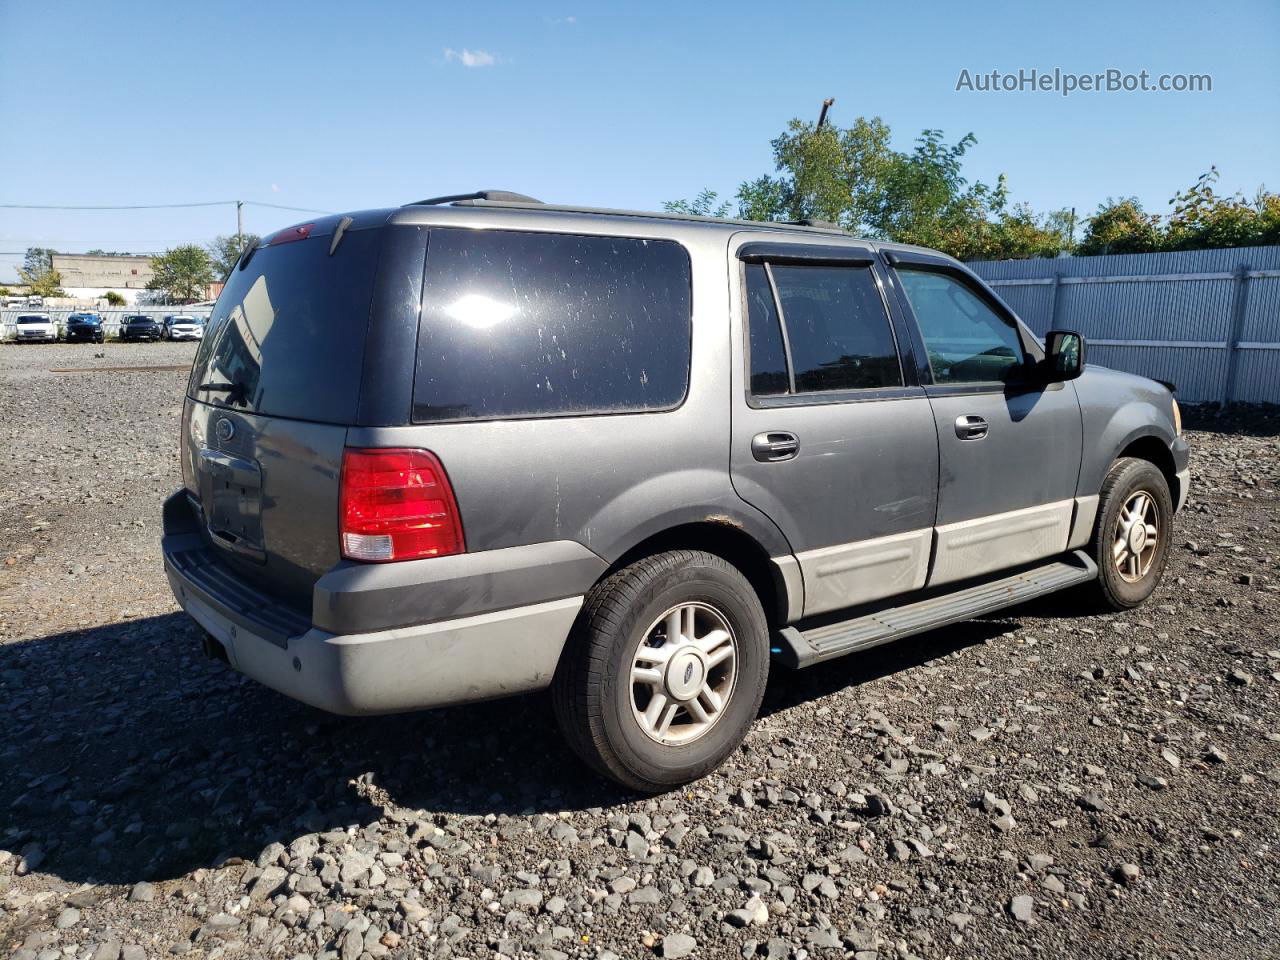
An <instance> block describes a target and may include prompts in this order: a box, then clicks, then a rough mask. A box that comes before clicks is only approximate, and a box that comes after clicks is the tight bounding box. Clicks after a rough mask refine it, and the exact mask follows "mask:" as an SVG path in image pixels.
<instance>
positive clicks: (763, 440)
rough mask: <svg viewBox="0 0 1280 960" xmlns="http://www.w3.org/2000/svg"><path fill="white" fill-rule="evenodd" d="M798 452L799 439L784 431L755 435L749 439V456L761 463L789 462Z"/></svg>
mask: <svg viewBox="0 0 1280 960" xmlns="http://www.w3.org/2000/svg"><path fill="white" fill-rule="evenodd" d="M799 451H800V438H799V437H797V436H796V435H795V434H794V433H788V432H787V431H785V430H781V431H774V432H772V433H757V434H756V435H755V436H754V437H752V438H751V455H752V456H753V457H755V458H756V459H757V460H759V461H760V462H761V463H777V462H778V461H779V460H790V459H791V458H792V457H794V456H795V455H796V454H797V453H798V452H799Z"/></svg>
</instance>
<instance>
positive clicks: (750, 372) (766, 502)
mask: <svg viewBox="0 0 1280 960" xmlns="http://www.w3.org/2000/svg"><path fill="white" fill-rule="evenodd" d="M1084 352H1085V344H1084V343H1083V341H1082V339H1081V338H1080V337H1079V336H1078V335H1077V334H1075V333H1071V332H1068V331H1054V332H1052V333H1050V334H1049V336H1048V338H1047V342H1046V344H1045V345H1044V346H1043V347H1042V345H1041V344H1040V343H1038V342H1037V341H1036V339H1035V338H1034V337H1033V336H1032V334H1031V333H1030V331H1029V330H1028V329H1027V328H1026V327H1025V326H1024V325H1023V324H1021V323H1020V322H1019V321H1018V319H1017V317H1016V316H1014V314H1013V313H1012V312H1011V311H1010V310H1009V308H1008V307H1007V306H1006V305H1005V304H1004V303H1003V302H1001V300H1000V298H999V297H998V296H996V295H995V294H994V293H993V292H992V291H991V290H990V288H988V287H987V286H986V285H985V284H984V283H983V282H982V281H981V280H980V279H978V278H977V277H976V276H974V274H973V273H971V272H970V271H969V270H967V269H966V268H965V267H964V266H963V265H962V264H960V263H958V262H957V261H955V260H953V259H951V258H950V257H946V256H943V255H942V254H939V253H937V252H934V251H931V250H925V249H919V248H914V247H905V246H900V245H896V244H889V243H877V242H870V241H866V240H859V239H856V238H855V237H852V236H850V235H848V234H846V233H844V232H842V231H840V230H838V229H836V228H834V227H830V226H824V225H822V224H812V223H802V224H783V223H750V222H741V221H733V220H718V219H707V218H697V217H682V216H671V215H658V214H652V213H631V212H625V211H606V210H590V209H580V208H568V207H554V206H549V205H544V204H540V203H538V202H537V201H534V200H532V199H530V198H527V197H522V196H520V195H518V194H506V193H499V192H483V193H478V194H471V195H465V196H461V197H444V198H437V199H436V200H430V201H423V202H421V203H416V204H410V205H407V206H404V207H400V208H398V209H391V210H376V211H367V212H362V213H353V214H351V215H349V216H341V217H338V216H335V217H328V218H325V219H319V220H315V221H314V222H311V223H306V224H302V225H300V226H297V227H292V228H289V229H287V230H284V231H282V232H280V233H278V234H276V235H275V236H273V237H271V238H270V240H268V241H265V242H263V243H261V244H260V245H258V246H256V247H255V248H251V249H249V250H247V251H246V252H245V254H244V256H243V257H242V258H241V260H240V262H239V264H238V265H237V266H236V268H235V269H234V270H233V271H232V274H231V276H230V277H229V278H228V281H227V284H226V288H225V289H224V290H223V292H222V295H221V296H220V297H219V298H218V302H217V305H216V307H215V308H214V310H213V313H212V316H211V318H210V319H209V322H208V325H207V327H206V331H205V337H204V340H203V342H202V343H201V345H200V348H199V350H198V352H197V355H196V359H195V362H194V365H193V369H192V372H191V379H190V383H189V385H188V390H187V396H186V402H185V405H184V409H183V416H182V438H181V452H182V457H181V459H182V475H183V488H182V489H181V490H180V491H178V492H177V493H175V494H174V495H173V496H172V497H170V498H169V499H168V501H167V502H166V503H165V507H164V540H163V551H164V562H165V569H166V571H167V573H168V577H169V580H170V583H171V584H172V587H173V591H174V594H175V596H176V597H177V599H178V602H179V603H180V604H181V605H182V606H183V608H184V609H185V610H186V611H187V612H188V613H189V614H190V615H191V616H192V617H193V618H195V620H196V621H198V622H199V624H200V625H201V626H202V627H203V628H204V630H205V631H206V632H207V636H206V640H205V644H206V651H207V652H209V653H210V654H211V655H213V656H217V657H220V658H223V659H225V660H226V661H227V662H229V663H230V665H231V666H233V667H234V668H235V669H237V670H240V671H242V672H243V673H245V674H247V675H249V676H251V677H254V678H256V679H257V680H259V681H261V682H262V683H264V684H266V685H268V686H270V687H272V688H274V689H276V690H278V691H280V692H282V693H284V694H286V695H288V696H290V697H294V698H296V699H298V700H302V701H305V702H307V703H309V704H313V705H315V706H317V707H320V708H322V709H325V710H329V711H333V712H335V713H342V714H368V713H384V712H392V711H405V710H417V709H421V708H425V707H435V706H440V705H443V704H453V703H460V702H464V701H472V700H481V699H486V698H493V697H503V696H508V695H512V694H519V693H524V692H527V691H533V690H541V689H545V688H550V689H551V691H552V700H553V703H554V709H555V712H556V715H557V717H558V719H559V721H560V724H561V726H562V728H563V730H564V733H565V735H566V737H567V739H568V740H569V742H570V743H571V744H572V746H573V748H574V749H575V750H576V751H577V753H578V754H580V755H581V756H582V757H583V759H584V760H585V761H586V762H587V763H589V764H590V765H591V766H592V767H594V768H595V769H596V770H597V771H599V772H600V773H602V774H605V775H606V776H609V777H612V778H614V779H615V780H617V781H619V782H621V783H622V784H624V785H626V786H628V787H631V788H634V789H637V790H643V791H659V790H663V789H667V788H671V787H673V786H676V785H678V784H682V783H686V782H688V781H690V780H693V779H695V778H697V777H700V776H702V775H703V774H705V773H707V772H708V771H710V770H712V769H713V768H715V767H716V765H717V764H719V763H720V762H721V761H722V760H724V758H725V757H726V756H727V755H728V754H729V753H730V752H731V751H732V750H733V749H734V748H735V747H736V746H737V745H738V744H739V743H740V742H741V740H742V738H743V736H744V735H745V732H746V730H747V728H748V726H749V724H750V723H751V721H752V719H753V717H754V716H755V714H756V711H757V709H758V707H759V705H760V700H761V696H762V694H763V692H764V687H765V680H766V677H767V675H768V672H769V668H770V664H771V662H777V663H781V664H783V665H785V666H788V667H791V668H799V667H807V666H810V665H812V664H815V663H820V662H822V661H825V660H830V659H832V658H834V657H839V656H843V655H845V654H848V653H853V652H855V651H859V650H865V649H867V648H869V647H872V646H874V645H876V644H880V643H884V642H886V641H890V640H895V639H898V638H901V637H905V636H908V635H911V634H915V633H920V632H922V631H925V630H928V629H931V628H934V627H938V626H941V625H944V624H949V623H953V622H956V621H959V620H963V619H966V618H970V617H974V616H977V615H980V614H983V613H986V612H989V611H992V610H995V609H998V608H1001V607H1006V606H1009V605H1011V604H1015V603H1019V602H1022V601H1025V600H1028V599H1030V598H1033V597H1037V596H1040V595H1043V594H1047V593H1050V592H1052V591H1056V590H1062V589H1065V588H1070V587H1074V588H1077V589H1078V590H1079V591H1080V592H1081V594H1086V593H1087V594H1088V595H1089V597H1091V599H1092V601H1093V603H1094V605H1095V606H1102V607H1104V608H1110V609H1124V608H1128V607H1132V606H1134V605H1136V604H1138V603H1141V602H1142V601H1143V600H1144V599H1146V597H1147V596H1149V595H1150V594H1151V592H1152V590H1154V589H1155V587H1156V585H1157V583H1158V581H1159V579H1160V576H1161V573H1162V571H1163V570H1164V566H1165V562H1166V559H1167V556H1168V550H1169V544H1170V539H1171V535H1172V529H1171V525H1172V521H1173V515H1174V513H1175V511H1176V510H1178V509H1179V508H1180V507H1181V505H1182V503H1183V502H1184V501H1185V499H1186V496H1187V488H1188V479H1189V474H1188V470H1187V445H1186V442H1185V441H1184V440H1183V439H1182V437H1181V425H1180V422H1179V413H1178V407H1177V404H1176V402H1175V401H1174V398H1173V395H1172V392H1171V389H1170V388H1169V387H1167V386H1164V385H1161V384H1159V383H1156V382H1153V381H1151V380H1147V379H1144V378H1142V377H1138V376H1132V375H1129V374H1125V373H1119V372H1116V371H1114V370H1108V369H1104V368H1101V367H1096V366H1090V367H1085V366H1084Z"/></svg>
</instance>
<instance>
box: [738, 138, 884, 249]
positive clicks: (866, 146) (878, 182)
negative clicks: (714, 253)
mask: <svg viewBox="0 0 1280 960" xmlns="http://www.w3.org/2000/svg"><path fill="white" fill-rule="evenodd" d="M772 147H773V160H774V170H775V174H774V175H769V174H766V175H764V176H762V177H758V178H756V179H755V180H749V181H747V182H745V183H743V184H742V186H741V187H740V188H739V189H738V208H739V215H740V216H742V217H744V218H745V219H748V220H825V221H828V222H830V223H835V224H838V225H840V226H841V227H844V228H845V229H847V230H852V231H853V232H855V233H867V232H870V231H871V229H872V220H873V218H874V216H875V214H876V212H877V210H878V208H879V201H878V196H879V193H880V191H881V190H882V189H883V185H884V180H885V177H886V176H887V174H888V172H889V169H890V167H891V166H892V165H893V163H894V161H895V158H896V155H895V154H894V152H893V150H892V149H891V148H890V146H889V128H888V126H887V125H886V124H885V123H884V121H882V120H881V119H880V118H879V117H873V118H872V119H870V120H868V119H866V118H864V117H859V118H858V119H857V120H855V121H854V124H853V126H851V127H848V128H845V129H842V128H840V127H837V126H834V125H832V124H824V125H823V126H822V127H818V126H816V125H815V124H812V123H807V122H805V121H803V120H792V121H791V122H790V123H789V124H788V125H787V129H786V130H785V131H784V132H783V133H782V134H781V136H779V137H777V138H776V139H775V140H774V141H773V143H772Z"/></svg>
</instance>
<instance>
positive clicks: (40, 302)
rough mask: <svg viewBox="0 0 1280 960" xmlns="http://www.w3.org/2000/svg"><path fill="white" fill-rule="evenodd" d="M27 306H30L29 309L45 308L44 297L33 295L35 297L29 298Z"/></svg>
mask: <svg viewBox="0 0 1280 960" xmlns="http://www.w3.org/2000/svg"><path fill="white" fill-rule="evenodd" d="M27 306H28V307H43V306H44V297H42V296H39V295H38V294H33V295H31V296H29V297H27Z"/></svg>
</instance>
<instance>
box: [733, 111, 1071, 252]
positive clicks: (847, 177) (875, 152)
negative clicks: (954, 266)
mask: <svg viewBox="0 0 1280 960" xmlns="http://www.w3.org/2000/svg"><path fill="white" fill-rule="evenodd" d="M890 137H891V132H890V130H889V127H888V125H887V124H886V123H885V122H884V121H883V120H881V119H880V118H878V117H873V118H871V119H867V118H865V117H859V118H858V119H857V120H856V121H854V124H853V126H851V127H848V128H844V129H842V128H840V127H836V126H833V125H830V124H824V125H823V126H822V127H817V126H816V125H814V124H811V123H806V122H804V121H802V120H792V121H791V123H790V124H788V126H787V130H786V131H785V132H784V133H783V134H782V135H781V136H780V137H778V138H777V139H775V140H774V141H773V155H774V168H775V173H774V174H766V175H765V176H762V177H758V178H756V179H755V180H749V181H747V182H745V183H743V184H742V186H741V187H740V189H739V191H738V203H739V215H740V216H742V217H744V218H746V219H749V220H822V221H827V222H830V223H835V224H837V225H838V226H840V227H843V228H844V229H846V230H849V231H851V232H853V233H856V234H859V235H863V236H870V237H876V238H880V239H886V240H896V241H900V242H903V243H915V244H920V245H923V246H929V247H934V248H936V249H940V250H943V251H946V252H947V253H950V254H953V255H954V256H957V257H961V258H970V259H971V258H975V257H990V258H1005V257H1029V256H1054V255H1056V254H1057V252H1058V251H1059V250H1062V249H1064V248H1065V247H1066V246H1067V245H1068V237H1067V229H1066V227H1067V223H1068V220H1067V218H1066V215H1064V214H1061V213H1054V214H1050V215H1040V214H1036V213H1034V212H1033V211H1032V210H1031V209H1030V208H1029V207H1027V206H1026V205H1025V204H1019V205H1012V206H1011V205H1010V204H1009V202H1008V189H1007V186H1006V183H1005V178H1004V177H1003V176H1001V177H1000V179H999V181H998V182H997V184H996V186H995V187H991V186H988V185H987V184H983V183H972V184H971V183H969V182H968V181H967V180H966V179H965V177H964V175H963V163H964V158H965V154H966V153H967V152H968V150H969V149H970V148H971V147H973V146H974V145H975V144H976V143H977V139H976V138H975V137H974V136H973V134H966V135H965V136H963V137H961V138H960V139H959V140H957V141H956V142H955V143H948V142H947V140H946V139H945V137H944V135H943V133H942V131H941V130H925V131H924V132H923V133H922V134H921V135H920V137H919V138H918V139H917V140H916V143H915V146H914V147H913V149H912V150H910V151H909V152H900V151H896V150H894V149H893V148H892V146H891V145H890Z"/></svg>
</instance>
